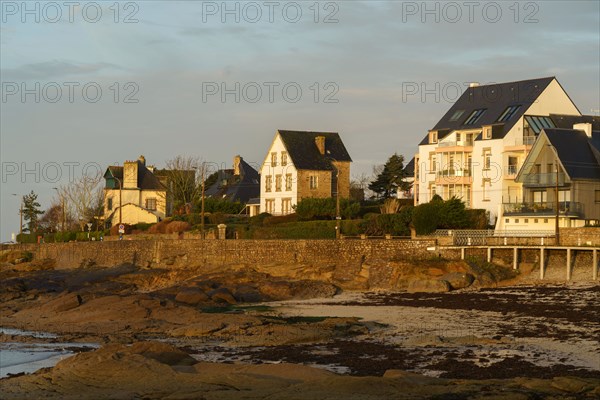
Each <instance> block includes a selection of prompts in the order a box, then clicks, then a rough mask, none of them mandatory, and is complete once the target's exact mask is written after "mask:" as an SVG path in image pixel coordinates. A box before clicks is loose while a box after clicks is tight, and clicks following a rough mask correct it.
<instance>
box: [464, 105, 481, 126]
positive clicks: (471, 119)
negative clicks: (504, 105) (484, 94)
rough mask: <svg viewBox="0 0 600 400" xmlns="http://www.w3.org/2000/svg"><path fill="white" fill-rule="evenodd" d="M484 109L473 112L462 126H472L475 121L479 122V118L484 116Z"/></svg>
mask: <svg viewBox="0 0 600 400" xmlns="http://www.w3.org/2000/svg"><path fill="white" fill-rule="evenodd" d="M485 111H486V108H480V109H478V110H475V111H473V112H472V113H471V115H469V118H467V120H466V121H465V123H464V125H474V124H475V123H476V122H477V121H479V118H481V116H482V115H483V114H485Z"/></svg>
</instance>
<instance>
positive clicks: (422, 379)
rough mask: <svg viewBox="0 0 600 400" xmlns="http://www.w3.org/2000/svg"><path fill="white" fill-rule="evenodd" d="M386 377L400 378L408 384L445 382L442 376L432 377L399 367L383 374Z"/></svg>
mask: <svg viewBox="0 0 600 400" xmlns="http://www.w3.org/2000/svg"><path fill="white" fill-rule="evenodd" d="M383 377H384V378H386V379H398V380H401V381H403V383H405V384H408V385H415V386H416V385H432V384H440V383H442V382H443V380H442V379H440V378H432V377H429V376H425V375H421V374H415V373H414V372H406V371H401V370H399V369H388V370H387V371H385V373H384V374H383Z"/></svg>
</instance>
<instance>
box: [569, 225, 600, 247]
mask: <svg viewBox="0 0 600 400" xmlns="http://www.w3.org/2000/svg"><path fill="white" fill-rule="evenodd" d="M559 234H560V244H561V245H563V246H566V245H570V246H600V227H598V228H596V227H594V228H561V229H560V231H559Z"/></svg>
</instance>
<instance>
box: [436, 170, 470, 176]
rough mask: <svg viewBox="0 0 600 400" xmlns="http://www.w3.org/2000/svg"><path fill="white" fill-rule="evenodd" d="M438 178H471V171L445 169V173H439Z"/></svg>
mask: <svg viewBox="0 0 600 400" xmlns="http://www.w3.org/2000/svg"><path fill="white" fill-rule="evenodd" d="M436 176H437V177H438V178H442V177H444V178H447V177H464V176H467V177H469V176H471V170H470V169H445V170H443V171H438V172H437V175H436Z"/></svg>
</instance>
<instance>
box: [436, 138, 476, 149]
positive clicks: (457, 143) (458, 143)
mask: <svg viewBox="0 0 600 400" xmlns="http://www.w3.org/2000/svg"><path fill="white" fill-rule="evenodd" d="M471 146H473V139H470V140H459V141H455V142H440V143H439V146H438V147H471Z"/></svg>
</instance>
